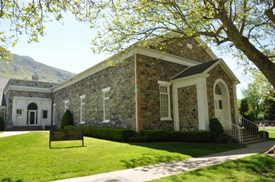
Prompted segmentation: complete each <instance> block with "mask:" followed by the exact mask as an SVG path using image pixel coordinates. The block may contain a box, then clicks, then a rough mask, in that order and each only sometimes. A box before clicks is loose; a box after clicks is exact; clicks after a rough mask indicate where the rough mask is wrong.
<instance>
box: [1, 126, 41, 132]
mask: <svg viewBox="0 0 275 182" xmlns="http://www.w3.org/2000/svg"><path fill="white" fill-rule="evenodd" d="M34 130H43V128H42V127H41V126H13V127H11V128H6V131H34Z"/></svg>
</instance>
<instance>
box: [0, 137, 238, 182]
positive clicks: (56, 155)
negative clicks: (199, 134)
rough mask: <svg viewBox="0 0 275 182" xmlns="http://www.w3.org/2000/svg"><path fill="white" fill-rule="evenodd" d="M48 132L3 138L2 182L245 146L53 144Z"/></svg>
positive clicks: (89, 140) (95, 170)
mask: <svg viewBox="0 0 275 182" xmlns="http://www.w3.org/2000/svg"><path fill="white" fill-rule="evenodd" d="M48 135H49V133H48V132H31V133H28V134H23V135H17V136H11V137H4V138H0V169H1V170H0V181H8V182H14V181H18V182H19V181H24V182H25V181H28V182H29V181H51V180H57V179H63V178H71V177H78V176H86V175H93V174H98V173H103V172H109V171H115V170H121V169H127V168H133V167H137V166H144V165H149V164H155V163H161V162H168V161H174V160H181V159H186V158H191V157H198V156H203V155H208V154H211V153H216V152H222V151H226V150H231V149H235V148H241V147H243V146H242V145H225V144H201V143H198V144H195V143H176V142H175V143H138V144H134V143H131V144H130V143H119V142H111V141H106V140H99V139H94V138H87V137H85V141H84V144H85V147H81V141H69V142H52V149H49V136H48Z"/></svg>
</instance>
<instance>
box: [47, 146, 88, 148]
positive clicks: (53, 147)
mask: <svg viewBox="0 0 275 182" xmlns="http://www.w3.org/2000/svg"><path fill="white" fill-rule="evenodd" d="M83 147H85V146H54V147H53V146H52V147H50V149H72V148H83Z"/></svg>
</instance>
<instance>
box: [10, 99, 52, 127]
mask: <svg viewBox="0 0 275 182" xmlns="http://www.w3.org/2000/svg"><path fill="white" fill-rule="evenodd" d="M31 103H35V104H36V105H37V112H36V115H37V124H32V125H31V126H42V127H43V128H44V127H45V126H50V125H51V115H52V114H51V112H52V106H51V103H52V100H51V99H47V98H33V97H14V98H13V108H12V122H13V126H28V125H30V124H28V123H27V120H28V114H27V113H28V105H29V104H31ZM17 110H22V115H21V117H18V116H17ZM44 110H45V111H47V117H46V118H43V111H44Z"/></svg>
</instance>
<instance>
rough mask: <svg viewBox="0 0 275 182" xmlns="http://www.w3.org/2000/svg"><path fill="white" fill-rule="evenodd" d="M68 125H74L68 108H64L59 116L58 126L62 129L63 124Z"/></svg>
mask: <svg viewBox="0 0 275 182" xmlns="http://www.w3.org/2000/svg"><path fill="white" fill-rule="evenodd" d="M70 125H74V117H73V115H72V113H71V112H70V111H69V110H66V112H65V113H64V114H63V116H62V118H61V124H60V128H61V129H64V127H65V126H70Z"/></svg>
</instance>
